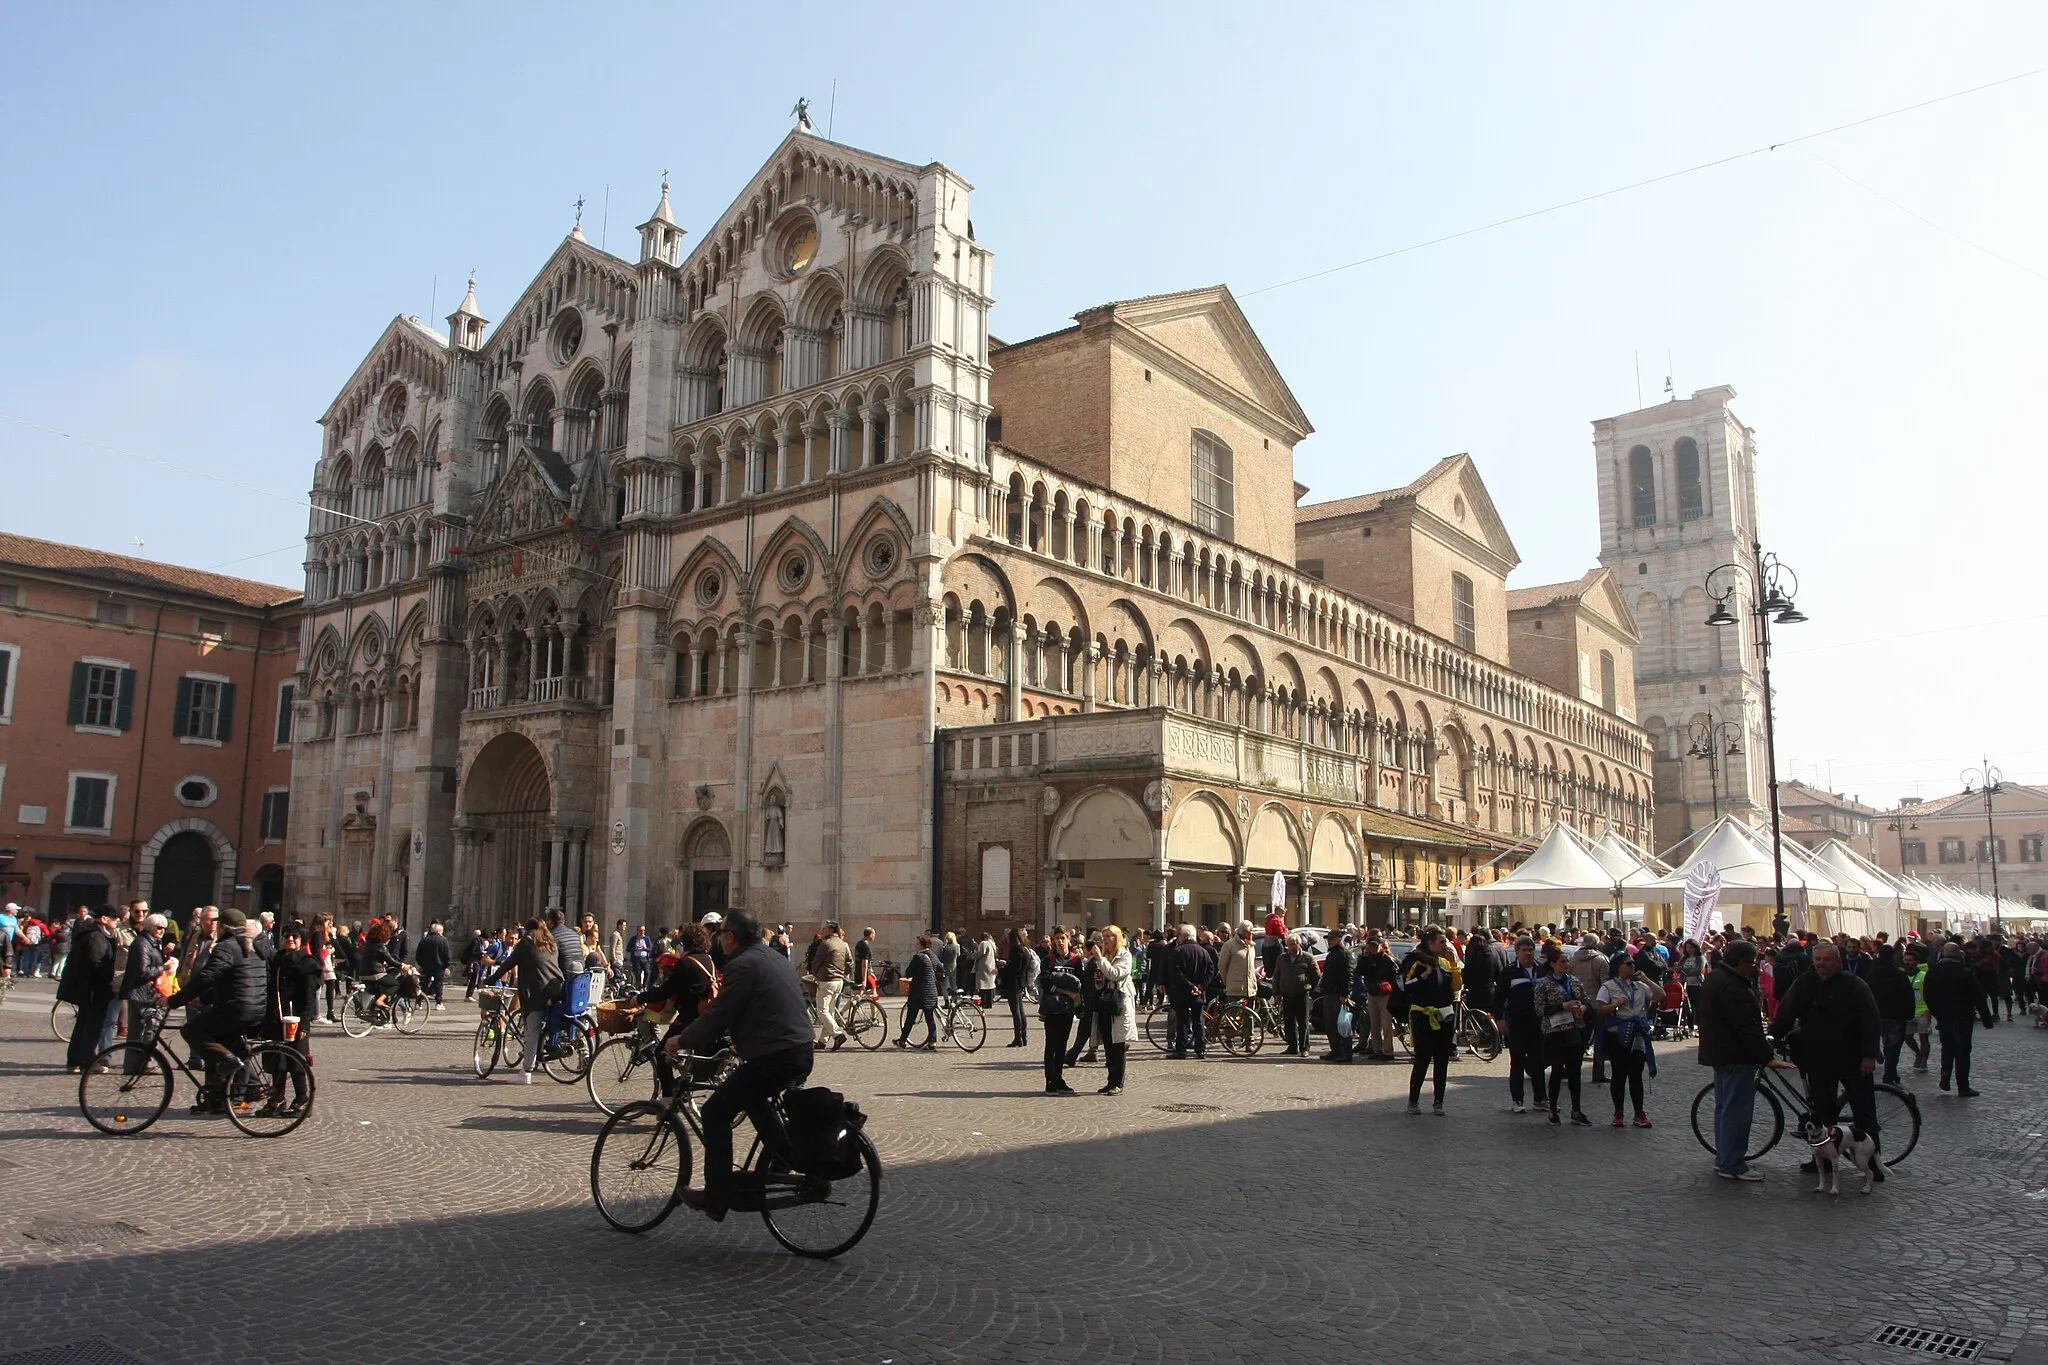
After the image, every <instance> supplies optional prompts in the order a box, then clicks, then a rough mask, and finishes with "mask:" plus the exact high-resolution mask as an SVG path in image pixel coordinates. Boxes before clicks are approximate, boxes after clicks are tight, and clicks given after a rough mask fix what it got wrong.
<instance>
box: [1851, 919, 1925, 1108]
mask: <svg viewBox="0 0 2048 1365" xmlns="http://www.w3.org/2000/svg"><path fill="white" fill-rule="evenodd" d="M1861 976H1862V980H1863V984H1865V985H1866V986H1868V987H1870V993H1871V994H1872V995H1873V996H1875V997H1876V998H1877V1040H1878V1046H1879V1048H1880V1049H1881V1051H1882V1053H1883V1056H1884V1083H1885V1084H1886V1085H1897V1084H1898V1083H1899V1052H1900V1050H1901V1049H1902V1048H1904V1047H1905V1045H1906V1030H1907V1028H1909V1027H1910V1026H1911V1025H1912V1023H1913V1015H1914V1013H1915V1011H1916V1010H1917V1009H1918V1008H1919V1002H1918V1000H1917V999H1916V998H1915V997H1914V994H1913V978H1912V977H1910V976H1907V975H1906V972H1905V969H1904V968H1903V967H1901V966H1899V954H1898V950H1897V949H1896V948H1894V947H1892V945H1891V944H1889V943H1880V944H1878V945H1877V952H1876V954H1875V955H1874V957H1873V959H1872V961H1871V965H1870V966H1869V967H1868V968H1866V969H1865V970H1864V971H1863V973H1862V974H1861Z"/></svg>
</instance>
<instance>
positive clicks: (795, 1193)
mask: <svg viewBox="0 0 2048 1365" xmlns="http://www.w3.org/2000/svg"><path fill="white" fill-rule="evenodd" d="M699 1060H701V1059H700V1058H698V1057H696V1056H688V1057H681V1058H678V1059H677V1061H678V1072H679V1074H680V1075H681V1076H682V1078H683V1079H682V1083H681V1084H679V1085H678V1086H676V1088H675V1090H674V1092H673V1093H671V1094H670V1095H669V1096H668V1097H667V1098H666V1099H663V1100H659V1101H646V1100H643V1101H640V1102H638V1103H635V1104H629V1105H627V1106H626V1107H625V1108H623V1109H621V1110H620V1111H619V1112H618V1113H616V1114H613V1115H612V1116H611V1117H610V1118H608V1119H606V1120H605V1123H604V1127H603V1128H602V1129H600V1130H599V1131H598V1134H597V1145H596V1146H595V1147H594V1148H592V1149H591V1153H590V1197H591V1199H592V1200H593V1201H594V1202H595V1203H596V1205H597V1211H598V1213H599V1214H600V1215H602V1216H603V1218H604V1220H605V1221H606V1222H607V1223H610V1224H611V1225H612V1226H613V1227H615V1228H617V1229H618V1230H619V1231H621V1232H634V1233H639V1232H646V1231H648V1230H649V1229H651V1228H653V1227H655V1226H657V1225H658V1224H659V1223H660V1222H661V1221H662V1220H663V1219H664V1218H666V1217H668V1216H669V1214H670V1213H672V1212H674V1210H675V1208H676V1206H677V1205H678V1204H680V1203H682V1202H683V1190H684V1189H685V1188H686V1187H687V1186H688V1185H689V1182H690V1171H691V1166H692V1164H693V1160H694V1158H693V1157H692V1156H691V1152H690V1140H689V1135H690V1134H695V1136H696V1138H697V1141H698V1142H700V1143H701V1142H702V1141H703V1140H704V1114H703V1110H702V1108H701V1107H700V1106H699V1104H698V1102H697V1091H698V1090H699V1089H700V1088H702V1086H701V1083H699V1082H696V1081H693V1080H691V1079H689V1077H690V1075H691V1073H692V1071H693V1070H694V1069H695V1063H696V1062H698V1061H699ZM799 1084H801V1083H800V1082H799ZM796 1088H797V1087H796V1086H795V1085H792V1086H790V1087H789V1088H788V1090H794V1089H796ZM788 1090H785V1091H784V1092H783V1094H782V1095H778V1096H777V1097H776V1098H775V1100H774V1103H775V1105H776V1108H777V1109H778V1110H780V1109H781V1108H782V1104H783V1101H784V1099H785V1098H786V1096H787V1095H788ZM751 1128H752V1124H751V1123H749V1122H748V1120H747V1116H746V1114H745V1113H744V1112H743V1113H741V1114H740V1115H739V1116H738V1118H736V1119H735V1120H734V1122H733V1137H734V1142H733V1150H734V1151H735V1152H738V1151H739V1150H740V1146H741V1144H740V1142H739V1138H740V1137H741V1136H742V1130H743V1129H751ZM685 1129H687V1130H688V1132H685ZM846 1136H847V1139H848V1140H849V1141H851V1142H852V1143H853V1145H854V1155H855V1157H856V1158H857V1160H856V1163H855V1167H854V1173H853V1174H850V1175H847V1176H844V1177H841V1178H838V1179H834V1178H832V1177H830V1176H828V1175H823V1174H816V1173H810V1172H801V1171H798V1170H796V1169H794V1167H792V1166H791V1164H790V1162H789V1159H788V1157H787V1156H785V1155H784V1154H782V1153H779V1152H770V1151H769V1150H768V1149H767V1146H766V1144H764V1143H763V1142H762V1140H761V1137H760V1135H759V1134H758V1133H755V1134H753V1135H752V1136H751V1138H750V1140H749V1142H748V1143H747V1144H746V1149H747V1154H746V1157H745V1159H744V1161H742V1162H741V1163H740V1165H739V1166H738V1167H737V1168H736V1170H735V1171H734V1181H735V1187H736V1189H737V1190H738V1191H740V1192H742V1193H744V1194H747V1195H749V1196H754V1197H758V1200H759V1209H760V1214H761V1219H762V1221H763V1222H765V1223H766V1224H767V1225H768V1235H769V1236H771V1237H773V1238H774V1239H775V1240H776V1241H777V1242H779V1243H781V1244H782V1245H783V1246H784V1247H785V1248H787V1249H788V1250H790V1251H792V1252H794V1253H796V1254H797V1255H799V1256H805V1257H810V1258H812V1259H814V1260H829V1259H830V1258H832V1257H834V1256H837V1255H840V1254H841V1253H842V1252H845V1251H847V1250H849V1249H850V1248H851V1247H852V1246H853V1245H854V1243H856V1242H858V1241H860V1239H861V1238H862V1237H865V1236H866V1235H867V1231H868V1228H869V1227H870V1226H872V1225H873V1223H874V1221H875V1210H876V1208H877V1207H878V1206H879V1205H880V1203H881V1199H882V1159H881V1157H880V1156H879V1155H877V1154H876V1152H875V1146H874V1144H873V1143H872V1142H870V1141H869V1140H868V1136H867V1134H866V1133H863V1132H860V1131H859V1130H857V1129H853V1130H849V1131H848V1133H847V1135H846ZM749 1202H752V1200H751V1199H750V1201H749Z"/></svg>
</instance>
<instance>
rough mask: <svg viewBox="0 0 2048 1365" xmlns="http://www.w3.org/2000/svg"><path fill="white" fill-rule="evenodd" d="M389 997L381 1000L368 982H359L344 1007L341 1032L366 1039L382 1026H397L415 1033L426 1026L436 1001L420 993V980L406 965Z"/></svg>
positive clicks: (400, 1030) (399, 1028)
mask: <svg viewBox="0 0 2048 1365" xmlns="http://www.w3.org/2000/svg"><path fill="white" fill-rule="evenodd" d="M387 995H388V998H387V999H386V1000H385V1001H384V1002H383V1003H381V1004H380V1003H378V1000H377V993H376V992H375V991H374V990H372V989H371V988H370V987H369V986H367V985H357V986H356V988H355V989H354V990H352V991H350V992H349V996H348V999H347V1000H345V1001H343V1002H342V1006H341V1031H342V1032H343V1033H346V1034H347V1035H348V1036H349V1037H351V1038H367V1037H369V1036H370V1035H371V1034H372V1033H374V1032H375V1031H376V1030H378V1029H380V1028H389V1029H396V1030H398V1032H400V1033H403V1034H408V1035H410V1034H415V1033H418V1032H419V1031H420V1030H421V1029H423V1028H425V1027H426V1026H427V1015H428V1013H429V1012H430V1011H431V1010H432V1007H433V1002H432V1001H430V1000H429V999H427V997H426V996H425V995H424V994H422V993H421V991H420V986H419V979H418V978H417V977H415V976H414V975H413V974H412V969H411V968H407V969H406V970H405V971H404V972H403V973H401V974H400V976H399V978H398V983H397V984H396V985H395V986H393V987H392V988H391V990H390V991H389V992H388V993H387Z"/></svg>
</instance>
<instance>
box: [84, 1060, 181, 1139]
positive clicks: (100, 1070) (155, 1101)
mask: <svg viewBox="0 0 2048 1365" xmlns="http://www.w3.org/2000/svg"><path fill="white" fill-rule="evenodd" d="M172 1084H173V1081H172V1079H171V1059H170V1058H169V1057H167V1056H165V1055H164V1054H163V1052H162V1051H161V1050H160V1049H157V1048H140V1047H136V1046H135V1045H134V1044H132V1043H121V1044H118V1045H117V1046H114V1047H110V1048H108V1049H107V1050H106V1051H105V1052H102V1053H101V1054H100V1055H99V1056H97V1057H95V1058H93V1062H92V1065H91V1066H89V1067H87V1068H86V1069H85V1071H84V1072H83V1073H82V1074H80V1076H79V1078H78V1107H79V1109H80V1110H81V1111H83V1112H84V1114H85V1121H86V1122H87V1123H89V1124H91V1125H92V1126H93V1127H95V1128H97V1129H99V1130H100V1131H101V1132H102V1133H112V1134H113V1135H115V1136H116V1137H120V1136H123V1135H125V1134H128V1133H139V1132H141V1131H142V1130H143V1129H145V1128H147V1127H149V1125H150V1124H152V1123H155V1122H156V1121H157V1120H158V1119H159V1118H162V1117H163V1112H164V1110H166V1109H168V1108H170V1107H171V1086H172Z"/></svg>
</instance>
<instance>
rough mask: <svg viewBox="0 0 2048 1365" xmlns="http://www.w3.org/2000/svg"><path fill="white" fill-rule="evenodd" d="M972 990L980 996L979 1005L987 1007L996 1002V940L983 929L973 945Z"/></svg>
mask: <svg viewBox="0 0 2048 1365" xmlns="http://www.w3.org/2000/svg"><path fill="white" fill-rule="evenodd" d="M974 990H975V994H976V995H978V996H979V997H980V998H981V1007H982V1008H983V1009H988V1008H989V1007H990V1006H992V1005H994V1004H995V1002H996V940H995V936H994V935H993V934H991V933H989V931H988V930H986V929H984V930H982V931H981V939H980V941H979V942H977V943H976V944H975V945H974Z"/></svg>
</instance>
